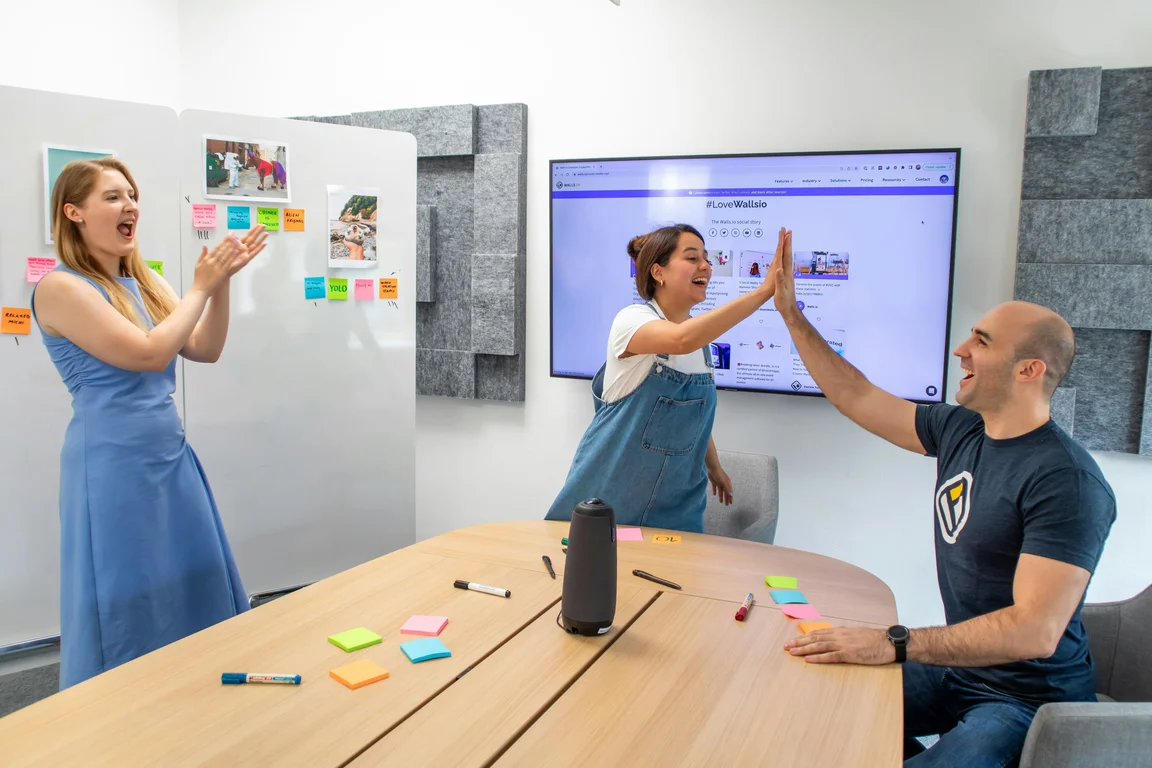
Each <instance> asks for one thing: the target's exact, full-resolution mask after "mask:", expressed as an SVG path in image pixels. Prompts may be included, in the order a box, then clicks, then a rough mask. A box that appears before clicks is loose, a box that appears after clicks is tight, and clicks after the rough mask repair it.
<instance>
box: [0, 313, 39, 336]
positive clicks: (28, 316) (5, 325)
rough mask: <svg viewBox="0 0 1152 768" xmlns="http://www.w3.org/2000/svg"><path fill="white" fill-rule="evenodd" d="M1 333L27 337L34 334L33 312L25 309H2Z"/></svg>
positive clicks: (0, 317)
mask: <svg viewBox="0 0 1152 768" xmlns="http://www.w3.org/2000/svg"><path fill="white" fill-rule="evenodd" d="M0 333H13V334H16V335H18V336H27V335H28V334H30V333H32V310H30V309H24V308H23V307H0Z"/></svg>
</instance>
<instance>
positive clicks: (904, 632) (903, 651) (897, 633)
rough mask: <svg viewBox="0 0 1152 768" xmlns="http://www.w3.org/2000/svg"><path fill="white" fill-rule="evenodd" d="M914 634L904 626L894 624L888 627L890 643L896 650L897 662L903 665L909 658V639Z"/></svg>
mask: <svg viewBox="0 0 1152 768" xmlns="http://www.w3.org/2000/svg"><path fill="white" fill-rule="evenodd" d="M911 636H912V633H911V632H909V631H908V627H905V626H903V625H902V624H893V625H892V626H890V627H888V642H890V643H892V647H893V648H895V649H896V662H897V663H899V664H903V663H904V661H905V660H906V659H907V658H908V638H909V637H911Z"/></svg>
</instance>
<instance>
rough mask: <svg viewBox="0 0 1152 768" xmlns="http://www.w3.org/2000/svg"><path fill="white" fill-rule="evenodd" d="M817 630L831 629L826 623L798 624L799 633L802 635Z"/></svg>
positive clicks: (803, 622) (804, 622)
mask: <svg viewBox="0 0 1152 768" xmlns="http://www.w3.org/2000/svg"><path fill="white" fill-rule="evenodd" d="M818 629H832V625H831V624H829V623H828V622H826V621H802V622H800V631H801V632H803V633H804V634H808V633H809V632H815V631H816V630H818Z"/></svg>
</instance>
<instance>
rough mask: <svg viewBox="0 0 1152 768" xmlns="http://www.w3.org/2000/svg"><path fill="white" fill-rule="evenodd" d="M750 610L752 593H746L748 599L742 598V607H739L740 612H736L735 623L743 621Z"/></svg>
mask: <svg viewBox="0 0 1152 768" xmlns="http://www.w3.org/2000/svg"><path fill="white" fill-rule="evenodd" d="M751 609H752V593H751V592H749V593H748V597H746V598H744V605H742V606H740V610H738V611H736V621H744V617H745V616H747V615H748V611H750V610H751Z"/></svg>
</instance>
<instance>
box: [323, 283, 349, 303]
mask: <svg viewBox="0 0 1152 768" xmlns="http://www.w3.org/2000/svg"><path fill="white" fill-rule="evenodd" d="M328 300H329V301H348V279H347V278H344V277H330V278H328Z"/></svg>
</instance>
